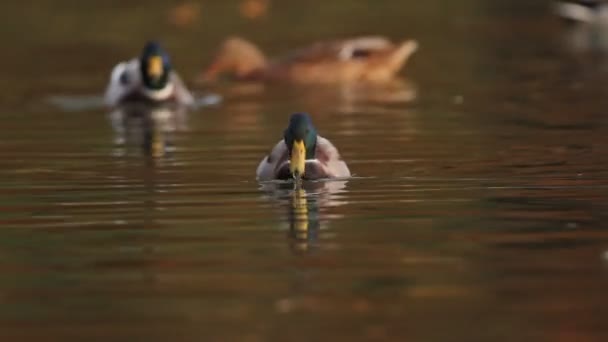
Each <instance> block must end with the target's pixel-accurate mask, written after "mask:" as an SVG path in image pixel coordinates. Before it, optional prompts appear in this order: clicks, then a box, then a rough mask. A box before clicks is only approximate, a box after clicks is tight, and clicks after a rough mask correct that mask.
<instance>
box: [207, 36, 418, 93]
mask: <svg viewBox="0 0 608 342" xmlns="http://www.w3.org/2000/svg"><path fill="white" fill-rule="evenodd" d="M417 49H418V43H417V42H416V41H415V40H406V41H404V42H401V43H398V44H394V43H392V42H391V41H389V40H388V39H387V38H384V37H379V36H370V37H358V38H353V39H347V40H337V41H328V42H319V43H315V44H313V45H311V46H308V47H305V48H302V49H298V50H296V51H293V52H292V53H290V54H287V55H285V56H282V57H279V58H276V59H272V60H269V59H268V58H267V57H266V56H265V55H264V53H262V51H261V50H260V49H259V48H258V47H257V46H255V45H254V44H253V43H251V42H249V41H247V40H245V39H243V38H239V37H231V38H229V39H227V40H226V41H225V42H224V43H223V44H222V46H221V48H220V49H219V52H218V53H217V55H216V57H215V59H214V61H213V62H212V63H211V65H210V66H209V67H208V68H207V69H206V70H205V71H204V72H203V74H202V75H201V76H200V78H199V79H198V81H200V82H213V81H215V80H217V78H218V77H219V76H221V75H228V76H231V77H232V78H234V79H236V80H251V81H286V82H294V83H349V82H368V83H382V82H388V81H391V80H393V79H394V78H395V77H396V74H397V73H398V72H399V71H400V70H401V69H402V68H403V66H404V65H405V64H406V62H407V61H408V59H409V58H410V57H411V55H412V54H413V53H414V52H415V51H416V50H417Z"/></svg>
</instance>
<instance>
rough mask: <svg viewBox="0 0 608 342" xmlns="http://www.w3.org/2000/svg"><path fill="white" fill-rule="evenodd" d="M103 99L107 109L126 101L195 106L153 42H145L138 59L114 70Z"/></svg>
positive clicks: (159, 48)
mask: <svg viewBox="0 0 608 342" xmlns="http://www.w3.org/2000/svg"><path fill="white" fill-rule="evenodd" d="M104 100H105V103H106V105H107V106H109V107H115V106H117V105H121V104H124V103H128V102H147V103H153V104H157V103H167V102H173V103H176V104H179V105H184V106H191V105H193V104H194V98H193V97H192V94H191V93H190V91H188V89H187V88H186V86H185V84H184V82H183V81H182V80H181V78H180V77H179V75H178V74H177V73H176V72H175V71H174V70H173V65H172V64H171V59H170V58H169V54H168V53H167V52H166V51H165V50H164V49H163V48H162V47H161V45H160V44H159V43H157V42H155V41H149V42H148V43H146V45H145V46H144V48H143V50H142V52H141V55H140V56H139V57H138V58H134V59H131V60H129V61H125V62H121V63H118V64H117V65H116V66H115V67H114V69H113V70H112V73H111V76H110V82H109V84H108V86H107V88H106V93H105V98H104Z"/></svg>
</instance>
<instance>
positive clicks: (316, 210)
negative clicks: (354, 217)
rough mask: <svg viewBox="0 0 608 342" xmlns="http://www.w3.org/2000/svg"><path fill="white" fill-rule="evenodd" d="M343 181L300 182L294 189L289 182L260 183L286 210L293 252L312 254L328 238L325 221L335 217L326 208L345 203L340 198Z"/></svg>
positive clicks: (289, 238) (342, 190) (327, 224)
mask: <svg viewBox="0 0 608 342" xmlns="http://www.w3.org/2000/svg"><path fill="white" fill-rule="evenodd" d="M346 183H347V182H346V181H323V182H303V183H302V184H301V186H298V187H296V188H294V185H293V183H275V182H269V183H264V184H262V190H264V191H265V192H266V193H267V194H268V195H269V196H270V197H272V198H274V199H275V200H276V201H278V202H279V203H281V204H282V205H284V206H285V209H286V210H287V215H286V218H287V222H288V224H289V229H288V234H287V236H288V243H289V247H290V250H291V251H292V252H293V253H295V254H306V253H312V252H314V251H316V250H318V249H319V248H320V247H321V246H322V245H323V242H324V241H323V240H324V239H325V238H326V237H328V235H329V234H327V233H326V232H324V231H326V230H327V228H328V226H329V221H330V220H331V219H333V218H336V217H337V216H336V215H331V214H330V213H328V212H327V210H326V209H328V208H329V207H336V206H341V205H343V204H346V202H345V201H344V200H342V199H341V198H342V196H343V194H344V192H346Z"/></svg>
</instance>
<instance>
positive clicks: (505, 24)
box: [0, 0, 608, 341]
mask: <svg viewBox="0 0 608 342" xmlns="http://www.w3.org/2000/svg"><path fill="white" fill-rule="evenodd" d="M313 3H314V5H313ZM455 3H456V2H454V1H439V0H430V1H425V2H415V3H414V2H412V3H411V4H410V3H409V2H402V1H398V0H391V1H377V2H375V1H346V0H340V1H333V2H331V4H329V3H327V2H321V1H316V2H295V1H288V2H281V3H278V1H275V2H272V3H271V6H270V7H269V9H268V12H267V13H266V14H265V15H261V16H259V17H257V18H254V19H247V17H251V18H253V17H256V16H258V15H259V11H261V10H260V8H263V6H261V7H259V6H258V7H256V5H251V4H249V5H242V6H240V7H239V4H238V2H236V1H227V2H219V1H218V2H211V1H209V2H201V3H200V6H199V7H197V6H194V7H192V8H194V10H193V11H194V13H195V15H194V17H193V18H194V19H192V18H191V17H190V16H189V15H188V14H181V15H177V17H179V18H178V19H175V18H176V17H175V16H176V14H174V15H173V16H170V15H169V14H168V13H169V11H170V9H171V6H169V5H164V4H162V3H161V2H153V3H150V2H143V1H136V2H129V4H126V3H125V4H122V3H118V2H97V4H95V5H92V4H90V3H88V2H87V3H86V4H85V3H84V2H83V3H82V4H76V3H75V2H71V1H52V2H51V1H41V0H40V1H35V2H28V3H25V2H21V3H18V2H12V3H9V4H5V5H4V7H5V8H6V9H5V10H4V11H3V13H2V14H0V15H1V16H2V19H3V22H4V23H5V24H4V28H3V30H2V31H0V37H2V39H3V40H4V41H5V47H10V48H9V49H5V50H3V51H4V52H3V59H2V60H3V63H2V64H3V65H4V68H2V69H3V70H4V71H3V77H2V78H1V79H0V84H1V85H2V89H3V92H2V94H0V101H1V103H2V104H1V106H0V118H1V119H2V127H3V131H2V134H0V148H1V151H2V158H0V227H1V229H0V270H1V271H2V272H1V276H0V339H1V340H2V341H66V340H78V341H81V340H86V341H97V340H99V341H175V340H178V341H179V340H184V341H342V340H344V341H359V340H361V341H364V340H365V341H367V340H379V341H380V340H385V341H388V340H391V341H452V340H453V341H603V340H606V339H607V338H608V326H607V325H606V317H608V295H607V294H606V293H607V292H606V288H607V286H608V254H607V253H608V232H607V231H606V229H607V228H608V226H607V225H606V222H607V219H608V215H607V214H606V212H607V209H608V171H607V168H606V165H607V162H608V153H607V152H606V144H607V143H608V139H607V136H608V126H607V123H608V121H607V119H606V108H608V96H606V95H608V94H607V89H608V74H606V73H605V72H603V71H602V61H604V59H603V58H602V57H601V56H597V55H595V54H590V53H585V52H580V51H579V52H576V51H574V52H573V51H570V50H564V49H563V46H562V45H560V42H561V39H562V37H563V34H564V31H562V30H560V26H559V25H558V23H557V22H555V21H554V20H553V18H552V17H551V16H550V14H549V13H548V11H547V7H546V6H545V5H547V4H548V3H542V2H538V3H535V4H529V3H530V2H529V1H520V2H519V4H518V2H512V1H494V2H487V1H472V0H471V1H462V2H458V4H455ZM248 6H249V7H248ZM196 8H198V9H199V11H200V12H198V13H199V16H196V13H197V12H196ZM239 9H241V11H243V13H245V14H244V15H246V16H245V17H243V16H241V14H239V13H240V12H239ZM185 12H186V13H189V12H188V11H185ZM262 12H263V11H262ZM180 18H181V19H180ZM184 18H185V19H184ZM189 18H190V19H189ZM190 20H193V22H192V23H190ZM175 23H177V24H175ZM184 23H185V24H184ZM176 25H177V26H176ZM235 33H238V34H244V35H246V36H247V37H249V38H252V39H254V40H256V41H259V42H260V43H261V44H262V45H263V46H265V47H267V50H269V51H272V52H281V51H286V50H287V49H289V48H290V47H295V46H298V45H299V44H303V43H306V42H310V41H313V40H315V39H318V38H322V37H324V38H332V37H334V36H346V35H349V34H359V33H383V34H387V35H389V36H391V37H393V38H400V37H401V36H405V37H415V38H417V39H419V41H420V44H421V50H420V51H419V54H417V55H416V56H415V57H414V58H413V59H412V62H411V64H410V65H409V66H408V68H407V71H406V74H407V75H408V80H407V82H406V83H404V84H402V85H400V86H395V87H393V88H390V89H356V88H355V89H353V88H313V89H309V88H308V89H307V88H290V87H265V88H264V87H252V86H242V87H231V86H229V85H226V84H224V85H222V86H219V87H217V88H214V89H206V88H196V91H197V93H198V94H199V96H202V95H204V94H208V93H210V92H212V91H213V92H217V93H219V94H220V95H222V96H223V102H221V103H219V104H218V105H214V106H205V107H202V108H200V109H198V110H196V111H194V112H191V113H189V114H186V115H181V116H177V117H176V116H171V114H169V116H167V115H165V114H163V113H156V114H154V115H153V116H151V117H145V116H144V117H137V116H135V117H132V118H131V119H130V120H129V121H127V125H126V126H127V128H128V129H129V131H128V132H127V133H126V135H125V139H126V140H125V141H124V144H119V143H121V142H123V141H121V139H120V138H121V136H120V134H119V132H117V131H116V129H117V127H118V129H122V128H124V126H122V125H121V123H122V122H123V121H121V120H122V119H121V118H120V117H118V119H117V120H114V121H112V120H111V117H110V116H109V115H108V113H106V112H105V111H104V110H103V109H102V108H101V107H99V105H98V103H99V101H100V98H99V95H100V93H101V92H102V90H103V88H104V86H105V81H106V78H107V75H108V72H109V69H110V68H111V66H112V65H113V63H114V62H116V61H117V60H119V59H121V58H126V57H130V56H132V55H134V54H136V53H138V51H139V49H140V45H141V42H143V41H144V40H145V39H147V38H148V37H149V36H157V37H160V38H161V39H162V40H163V41H164V42H166V45H167V47H168V48H169V50H170V51H171V53H172V55H173V56H174V61H175V64H176V65H177V68H178V70H179V71H180V72H181V73H182V75H184V76H185V78H186V79H193V78H194V77H195V76H196V72H197V71H199V70H200V69H202V67H203V66H204V64H205V62H206V61H208V60H209V58H210V56H211V55H212V52H213V48H214V47H215V46H216V45H217V44H218V43H219V42H220V40H221V39H222V38H223V37H225V36H226V35H228V34H235ZM293 111H308V112H310V113H311V115H312V116H313V119H314V121H315V123H316V126H317V128H318V130H319V132H320V133H321V134H322V135H324V136H326V137H328V138H330V139H331V140H332V141H333V142H334V143H335V144H336V145H337V146H338V147H339V148H340V150H341V152H342V154H343V157H344V159H345V160H346V161H347V162H348V164H349V166H350V168H351V170H352V171H353V172H354V174H355V176H356V177H354V178H353V179H351V180H349V181H347V182H328V183H316V184H309V185H307V186H305V187H304V189H302V190H299V191H293V190H292V189H291V188H289V187H285V186H276V185H268V184H266V185H260V184H258V183H257V182H256V181H255V179H254V174H255V168H256V166H257V163H258V162H259V161H260V159H261V158H262V156H263V155H264V154H265V153H267V152H268V151H269V149H270V148H271V147H272V146H273V144H274V143H276V141H277V140H278V139H279V138H280V137H281V134H282V130H283V129H284V127H285V125H286V122H287V117H288V115H289V113H291V112H293ZM112 118H114V119H116V117H115V116H112ZM113 123H114V126H113ZM167 126H168V127H169V128H171V129H170V130H171V132H168V133H167V132H163V133H166V134H164V135H163V134H162V133H161V134H159V133H158V132H157V131H158V129H156V130H154V129H153V130H152V131H150V127H157V128H158V127H161V128H162V127H167ZM121 127H122V128H121ZM173 129H174V130H175V131H173ZM146 137H148V138H149V140H150V139H151V140H153V142H152V143H151V145H149V146H150V149H151V150H152V151H156V153H160V152H162V151H160V152H159V150H157V149H158V146H157V145H154V143H157V142H158V140H159V139H162V141H161V143H162V142H166V143H167V145H168V146H169V147H171V148H170V149H168V151H167V153H166V154H165V155H164V156H159V157H156V158H152V157H146V156H145V155H143V154H142V149H141V145H142V144H144V142H145V141H147V140H146V139H148V138H146ZM144 145H145V144H144ZM161 150H162V149H161Z"/></svg>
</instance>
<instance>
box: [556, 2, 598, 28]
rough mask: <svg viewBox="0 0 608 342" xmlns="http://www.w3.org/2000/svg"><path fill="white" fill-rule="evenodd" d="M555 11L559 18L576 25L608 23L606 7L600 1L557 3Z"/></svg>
mask: <svg viewBox="0 0 608 342" xmlns="http://www.w3.org/2000/svg"><path fill="white" fill-rule="evenodd" d="M555 11H556V12H557V14H558V15H559V16H560V17H561V18H563V19H565V20H567V21H571V22H576V23H588V24H589V23H597V22H599V21H608V5H607V4H606V3H604V2H603V1H602V0H571V1H559V2H557V3H556V4H555Z"/></svg>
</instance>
